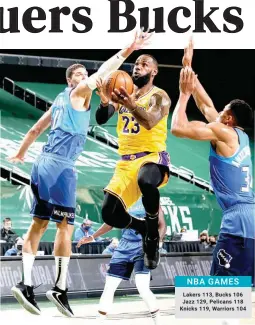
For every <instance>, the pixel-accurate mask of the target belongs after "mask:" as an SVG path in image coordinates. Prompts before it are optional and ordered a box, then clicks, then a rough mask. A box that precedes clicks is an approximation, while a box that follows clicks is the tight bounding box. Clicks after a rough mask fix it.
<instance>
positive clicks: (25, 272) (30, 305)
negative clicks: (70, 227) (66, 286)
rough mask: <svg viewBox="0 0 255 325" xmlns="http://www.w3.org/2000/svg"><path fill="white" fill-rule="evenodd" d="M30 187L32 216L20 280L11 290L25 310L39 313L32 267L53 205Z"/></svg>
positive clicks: (24, 247) (36, 189)
mask: <svg viewBox="0 0 255 325" xmlns="http://www.w3.org/2000/svg"><path fill="white" fill-rule="evenodd" d="M32 176H33V173H32ZM32 180H33V178H32ZM31 188H32V190H33V194H34V200H33V205H32V209H31V215H33V216H34V218H33V221H32V223H31V225H30V227H29V229H28V232H27V234H26V236H25V239H24V244H23V249H22V281H21V282H20V283H18V284H17V285H16V286H14V287H13V288H12V289H11V291H12V294H13V295H14V297H15V298H16V299H17V300H18V302H19V303H20V304H21V305H22V306H23V307H24V308H25V309H26V310H27V311H29V312H30V313H32V314H36V315H40V313H41V311H40V309H39V307H38V305H37V303H36V301H35V295H34V287H33V285H32V268H33V264H34V260H35V256H36V253H37V250H38V245H39V242H40V240H41V237H42V235H43V234H44V232H45V230H46V229H47V225H48V222H49V219H50V215H51V213H52V209H53V207H52V206H51V205H50V204H49V203H48V202H46V201H43V200H41V199H40V197H39V194H38V188H37V186H36V185H35V184H33V183H32V185H31Z"/></svg>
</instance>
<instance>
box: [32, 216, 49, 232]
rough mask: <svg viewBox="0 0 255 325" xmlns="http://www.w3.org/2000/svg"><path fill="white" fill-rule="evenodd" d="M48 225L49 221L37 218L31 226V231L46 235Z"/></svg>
mask: <svg viewBox="0 0 255 325" xmlns="http://www.w3.org/2000/svg"><path fill="white" fill-rule="evenodd" d="M48 223H49V220H42V219H39V218H36V217H35V218H34V219H33V222H32V225H31V230H32V231H33V232H38V233H44V232H45V231H46V229H47V227H48Z"/></svg>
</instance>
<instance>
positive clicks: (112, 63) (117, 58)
mask: <svg viewBox="0 0 255 325" xmlns="http://www.w3.org/2000/svg"><path fill="white" fill-rule="evenodd" d="M151 36H152V34H151V33H148V32H143V31H140V32H136V34H135V38H134V40H133V41H132V43H131V44H129V45H128V46H127V47H126V48H124V49H123V50H121V51H120V52H118V53H117V54H115V55H114V56H113V57H111V58H110V59H109V60H107V61H106V62H104V63H103V64H102V65H101V67H100V68H99V69H98V71H97V72H96V73H94V74H93V75H91V76H90V77H88V78H86V79H85V80H83V81H82V82H80V84H79V85H78V86H77V87H76V88H75V89H74V94H75V95H79V96H81V97H86V96H87V94H88V92H91V91H93V90H94V89H96V88H97V80H98V79H99V78H102V79H103V80H104V79H105V78H106V77H107V76H108V75H109V74H111V73H112V72H114V71H116V70H118V69H119V67H120V66H121V65H122V64H123V63H124V61H125V60H126V59H127V58H128V57H129V55H130V54H132V53H133V52H134V51H137V50H140V49H142V48H143V47H144V46H146V45H147V44H148V41H149V39H150V37H151Z"/></svg>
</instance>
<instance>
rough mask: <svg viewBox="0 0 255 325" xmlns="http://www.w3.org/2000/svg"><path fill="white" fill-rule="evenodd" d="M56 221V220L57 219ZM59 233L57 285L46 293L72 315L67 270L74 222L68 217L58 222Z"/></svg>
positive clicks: (57, 239) (66, 312)
mask: <svg viewBox="0 0 255 325" xmlns="http://www.w3.org/2000/svg"><path fill="white" fill-rule="evenodd" d="M55 221H56V220H55ZM56 225H57V233H56V237H55V243H54V255H55V265H56V274H55V278H56V280H55V286H54V288H52V289H51V290H49V291H48V292H47V293H46V296H47V298H48V299H49V300H51V301H52V302H53V303H54V304H55V305H56V306H57V308H58V310H59V311H60V312H61V313H62V314H64V315H65V316H68V317H72V316H73V311H72V309H71V308H70V306H69V303H68V299H67V287H66V282H67V281H66V280H67V272H68V265H69V261H70V256H71V252H72V250H71V239H72V234H73V229H74V226H73V224H68V219H67V218H64V219H63V220H62V221H61V222H58V221H57V222H56Z"/></svg>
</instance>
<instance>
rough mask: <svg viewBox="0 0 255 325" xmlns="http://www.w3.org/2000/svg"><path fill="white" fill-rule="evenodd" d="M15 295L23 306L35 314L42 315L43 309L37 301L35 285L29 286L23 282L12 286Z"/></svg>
mask: <svg viewBox="0 0 255 325" xmlns="http://www.w3.org/2000/svg"><path fill="white" fill-rule="evenodd" d="M11 292H12V294H13V296H14V297H15V298H16V299H17V301H18V302H19V303H20V304H21V306H22V307H23V308H25V309H26V310H27V311H29V312H30V313H31V314H34V315H41V310H40V308H39V307H38V305H37V303H36V301H35V295H34V286H31V287H30V286H27V285H25V284H24V283H23V282H20V283H18V284H17V285H16V286H14V287H12V288H11Z"/></svg>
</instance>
